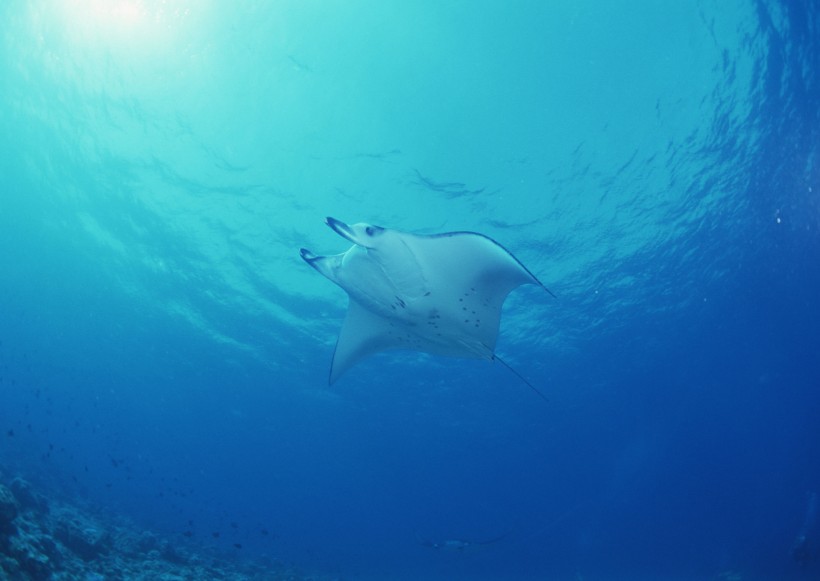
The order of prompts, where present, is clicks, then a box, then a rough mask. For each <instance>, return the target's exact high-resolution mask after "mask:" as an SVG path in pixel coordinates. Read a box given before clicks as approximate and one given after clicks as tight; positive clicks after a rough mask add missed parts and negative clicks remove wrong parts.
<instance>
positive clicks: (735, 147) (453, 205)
mask: <svg viewBox="0 0 820 581" xmlns="http://www.w3.org/2000/svg"><path fill="white" fill-rule="evenodd" d="M0 17H2V21H3V22H4V24H3V29H4V32H3V37H2V44H0V47H2V48H0V51H1V52H0V67H2V69H0V71H1V73H2V77H0V78H2V90H0V130H1V131H0V135H2V141H1V142H0V169H2V175H3V185H2V189H0V309H2V310H1V311H0V341H2V344H0V374H2V382H1V383H0V427H3V431H4V432H6V431H7V430H13V432H14V434H15V435H14V437H13V438H11V437H7V438H5V440H4V441H3V443H2V446H0V460H3V461H4V462H5V463H6V464H7V465H11V466H14V467H16V468H17V469H18V470H20V471H21V472H23V473H26V474H28V475H30V476H31V477H32V478H35V477H36V478H40V479H41V480H44V481H48V482H51V483H53V484H54V485H55V486H58V487H60V488H62V489H63V490H64V491H65V493H66V494H73V495H82V496H85V497H88V498H90V499H93V500H94V501H95V502H98V503H100V504H101V505H102V506H105V507H107V508H109V509H112V510H115V511H119V512H122V513H123V514H125V515H128V516H130V517H133V518H135V519H137V520H139V521H140V522H141V523H143V524H144V525H145V526H150V527H153V528H156V529H157V530H162V531H166V532H169V533H171V534H182V533H183V532H191V533H192V534H193V538H194V539H195V540H200V541H201V542H202V543H203V544H208V545H216V546H223V545H224V547H226V548H229V549H230V547H231V545H232V544H233V543H240V544H242V546H243V549H242V551H243V552H244V553H248V554H253V555H266V556H271V557H276V558H280V559H283V560H286V561H293V562H296V563H301V564H304V565H305V566H307V567H314V568H316V569H318V570H324V571H328V572H333V573H338V574H339V575H340V576H341V577H343V578H351V579H357V578H361V579H365V578H372V579H419V578H425V579H436V578H441V579H543V578H573V576H574V575H579V576H582V577H583V578H590V579H593V578H621V579H623V578H687V579H694V578H704V579H705V578H716V577H717V576H718V575H720V574H724V573H726V572H734V573H737V574H740V575H742V578H743V579H771V578H790V577H794V578H805V577H801V576H805V575H807V574H808V575H811V574H814V575H817V574H818V567H820V563H818V562H817V557H815V558H814V559H812V560H810V561H809V562H808V563H804V564H802V565H801V564H800V563H796V562H795V561H794V560H793V559H792V558H791V555H790V550H791V547H792V543H793V542H794V539H795V536H796V535H797V534H798V532H799V531H800V530H801V525H802V524H803V522H804V516H805V512H806V503H807V498H809V495H810V494H811V493H812V492H813V491H816V490H817V489H818V488H820V471H818V466H817V461H816V459H817V458H818V454H820V427H818V426H820V419H819V418H820V393H818V388H820V366H818V363H817V362H818V361H820V331H818V330H819V329H820V305H819V304H818V302H819V299H818V296H820V294H818V293H820V266H818V265H820V258H818V251H820V234H818V229H819V228H820V199H819V198H818V191H820V177H819V176H820V174H819V173H818V162H820V157H819V152H820V146H819V144H820V141H819V140H818V131H819V129H818V128H820V108H819V107H820V85H819V84H818V80H817V74H816V71H817V70H818V66H819V65H820V46H818V38H820V30H818V9H817V8H816V7H815V5H814V3H813V2H811V1H805V2H800V1H797V0H794V1H782V2H777V1H774V0H772V1H758V2H753V1H736V2H723V1H721V2H718V1H701V2H665V3H658V2H653V1H648V0H647V1H633V2H628V3H627V2H592V1H572V2H570V1H566V2H563V1H555V2H524V1H522V2H514V3H501V2H478V3H476V2H462V1H452V2H444V3H442V2H374V1H359V2H344V3H342V2H318V1H317V2H284V1H283V2H264V1H258V2H253V1H246V2H221V1H216V0H211V1H205V0H202V1H196V2H194V1H192V0H191V1H185V0H178V1H171V0H169V1H165V2H160V1H156V2H151V1H148V0H145V1H138V0H133V1H126V0H121V1H120V0H110V1H108V2H104V1H97V2H95V1H91V0H89V1H86V2H83V1H79V0H76V1H72V0H62V1H58V0H48V1H47V0H42V1H36V0H32V1H30V2H24V1H22V0H12V1H10V2H5V3H3V5H2V8H0ZM325 216H333V217H336V218H339V219H341V220H344V221H347V222H349V223H355V222H360V221H362V222H370V223H374V224H378V225H381V226H385V227H389V228H396V229H399V230H405V231H412V232H417V233H423V234H432V233H440V232H447V231H456V230H468V231H476V232H480V233H483V234H485V235H487V236H490V237H492V238H493V239H495V240H497V241H499V242H500V243H501V244H503V245H504V246H505V247H506V248H508V249H509V250H510V251H511V252H513V253H514V254H515V256H516V257H517V258H518V259H519V260H521V262H522V263H523V264H525V265H526V266H527V268H528V269H529V270H530V271H532V272H533V273H535V275H536V276H537V277H538V278H539V279H540V280H542V281H543V282H544V283H545V284H546V286H548V287H549V288H550V289H551V290H553V291H554V292H555V294H556V295H557V298H556V299H553V298H552V297H549V296H548V295H545V294H544V293H543V292H542V291H539V290H538V289H536V288H534V287H522V288H520V289H518V290H516V291H514V292H513V293H512V294H511V295H510V297H509V299H508V300H507V302H506V304H505V309H504V315H503V318H502V324H501V334H500V336H499V342H498V348H497V352H498V353H499V354H500V355H501V356H502V357H503V358H504V360H505V361H507V362H508V363H510V364H511V365H512V366H513V367H514V368H515V369H516V370H517V371H518V372H519V373H520V374H522V375H523V376H524V377H525V378H526V379H527V380H528V381H530V382H531V383H533V384H534V385H536V386H537V387H538V389H539V390H540V391H542V392H544V393H545V394H547V396H548V397H549V402H548V403H544V402H543V401H542V400H540V399H539V398H537V397H536V396H534V394H533V393H532V392H531V391H530V390H529V389H527V387H526V385H524V384H522V382H521V381H519V380H518V379H517V378H516V377H515V376H514V375H512V374H510V373H509V371H507V370H506V369H504V368H503V367H502V366H500V365H497V364H493V363H490V362H484V361H475V360H461V359H446V358H438V357H432V356H426V355H421V354H416V353H408V352H390V353H384V354H380V355H378V356H374V357H372V358H370V359H367V360H366V361H364V362H362V363H361V364H359V365H358V366H357V367H356V368H354V369H353V370H351V371H350V372H349V373H347V374H346V375H345V376H344V377H343V378H342V379H341V380H340V381H339V382H338V383H336V384H334V385H333V386H332V387H328V385H327V373H328V368H329V364H330V358H331V356H332V353H333V346H334V343H335V340H336V336H337V334H338V329H339V327H340V325H341V322H342V319H343V317H344V313H345V307H346V301H347V298H346V296H345V294H344V292H343V291H342V290H340V289H339V288H338V287H336V286H334V285H332V284H331V283H330V282H328V281H327V280H325V279H323V278H322V277H321V276H319V275H318V274H317V273H316V272H314V271H313V270H312V269H311V268H309V267H308V266H307V265H306V264H304V262H303V261H302V260H301V259H300V257H299V248H300V247H307V248H310V249H311V250H313V251H315V252H317V253H319V254H335V253H339V252H343V251H344V250H346V249H347V248H348V247H349V243H348V242H347V241H345V240H343V239H342V238H340V237H338V236H337V235H336V234H335V233H334V232H333V231H331V230H330V229H329V228H327V227H326V226H325V225H324V224H323V220H324V218H325ZM263 529H264V530H265V531H267V534H261V533H260V531H262V530H263ZM214 532H220V533H221V534H220V536H219V538H216V537H214V536H213V533H214ZM501 535H505V536H504V538H503V539H501V540H500V541H498V542H495V543H491V544H489V545H487V546H486V547H483V548H481V550H476V551H456V552H447V551H441V550H436V549H434V548H432V547H429V546H425V544H424V543H423V542H420V540H422V541H425V540H432V541H434V542H439V541H444V540H448V539H461V540H473V541H480V540H482V539H491V538H495V537H498V536H501ZM809 539H810V540H812V539H813V543H814V545H813V546H814V550H815V551H818V550H820V531H818V530H814V531H811V532H810V534H809ZM816 554H817V553H815V555H816ZM818 557H820V555H818Z"/></svg>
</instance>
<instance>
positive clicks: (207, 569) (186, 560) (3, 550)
mask: <svg viewBox="0 0 820 581" xmlns="http://www.w3.org/2000/svg"><path fill="white" fill-rule="evenodd" d="M0 579H14V580H20V581H29V580H31V581H40V580H48V581H63V580H65V581H68V580H78V579H79V580H82V581H109V580H117V581H119V580H132V579H133V580H143V579H144V580H146V581H147V580H149V579H150V580H157V579H162V580H166V581H175V580H179V581H182V580H185V581H191V580H200V579H202V580H205V579H208V580H211V579H213V580H226V581H233V580H236V581H239V580H246V579H266V580H272V581H279V580H282V581H284V580H287V581H329V579H330V578H329V577H324V576H320V575H308V574H305V573H302V572H299V571H297V570H295V569H293V568H291V567H287V566H285V565H284V564H277V563H258V562H253V561H250V560H248V561H242V560H238V559H229V558H226V557H224V556H219V555H217V554H213V553H208V552H198V551H197V549H196V547H194V546H181V545H180V544H179V543H178V542H172V541H171V540H169V539H166V538H163V537H162V536H160V535H157V534H154V533H152V532H151V531H145V530H140V529H138V528H137V527H135V526H133V525H130V524H129V523H127V522H124V521H123V520H122V519H119V518H116V517H104V516H100V515H97V514H93V513H92V511H90V510H87V509H84V508H82V507H80V506H78V505H77V504H72V503H69V502H67V501H65V500H57V499H54V498H47V497H46V496H45V495H43V494H42V493H40V492H38V491H37V490H36V489H35V487H34V486H32V485H31V484H29V483H28V482H26V481H25V480H24V479H22V478H20V477H15V478H4V477H3V475H2V473H0Z"/></svg>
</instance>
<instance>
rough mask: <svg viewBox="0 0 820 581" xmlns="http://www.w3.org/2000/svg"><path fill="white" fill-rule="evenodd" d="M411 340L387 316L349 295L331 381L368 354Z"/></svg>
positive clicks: (404, 343)
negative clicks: (376, 312)
mask: <svg viewBox="0 0 820 581" xmlns="http://www.w3.org/2000/svg"><path fill="white" fill-rule="evenodd" d="M410 342H411V339H410V337H409V335H408V334H407V332H406V331H402V330H401V329H399V328H397V327H396V326H395V325H394V324H393V323H392V321H391V320H390V319H387V318H385V317H381V316H379V315H377V314H375V313H373V312H371V311H368V310H367V309H365V308H364V307H363V306H361V305H360V304H359V303H358V302H356V301H355V300H353V299H352V298H351V299H350V304H349V306H348V309H347V316H346V317H345V321H344V323H343V324H342V330H341V332H340V333H339V339H338V340H337V341H336V349H335V350H334V352H333V363H332V364H331V366H330V383H331V384H332V383H334V382H335V381H336V380H337V379H339V377H340V376H341V375H342V374H343V373H344V372H345V371H347V370H348V369H350V368H351V367H353V366H354V365H355V364H356V363H357V362H358V361H360V360H361V359H363V358H365V357H367V356H368V355H372V354H374V353H378V352H379V351H384V350H386V349H395V348H399V347H406V346H408V343H410Z"/></svg>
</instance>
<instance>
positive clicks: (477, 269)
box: [300, 218, 555, 399]
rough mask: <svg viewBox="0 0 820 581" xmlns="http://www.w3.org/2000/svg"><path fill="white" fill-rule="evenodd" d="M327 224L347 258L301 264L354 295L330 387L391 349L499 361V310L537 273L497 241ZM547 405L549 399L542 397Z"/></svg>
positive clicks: (305, 253)
mask: <svg viewBox="0 0 820 581" xmlns="http://www.w3.org/2000/svg"><path fill="white" fill-rule="evenodd" d="M326 223H327V225H328V226H330V227H331V228H332V229H333V230H334V231H335V232H336V233H337V234H339V235H340V236H342V237H343V238H346V239H347V240H349V241H350V242H352V243H353V246H351V247H350V249H349V250H348V251H347V252H344V253H342V254H336V255H334V256H317V255H315V254H314V253H313V252H311V251H310V250H307V249H305V248H302V249H301V251H300V252H301V255H302V258H303V259H304V260H305V262H307V263H308V264H309V265H310V266H312V267H313V268H315V269H316V270H318V271H319V272H320V273H322V274H323V275H324V276H325V277H327V278H328V279H330V280H331V281H333V282H334V283H336V284H337V285H339V286H340V287H342V288H343V289H344V290H345V291H346V292H347V294H348V296H349V299H350V301H349V306H348V310H347V316H346V317H345V320H344V323H343V325H342V330H341V332H340V333H339V338H338V340H337V342H336V349H335V351H334V353H333V361H332V363H331V366H330V377H329V383H330V384H332V383H333V382H335V381H336V380H337V379H338V378H339V377H340V376H341V375H342V374H343V373H344V372H345V371H347V370H349V369H350V368H351V367H353V366H354V365H355V364H356V363H357V362H359V361H360V360H362V359H363V358H365V357H367V356H369V355H372V354H374V353H378V352H380V351H385V350H388V349H410V350H414V351H422V352H425V353H431V354H434V355H445V356H450V357H464V358H471V359H487V360H497V361H500V362H501V363H502V364H503V365H504V366H506V367H507V368H509V369H510V370H511V371H512V372H513V373H515V374H516V375H518V377H519V378H521V379H522V381H524V382H525V383H527V385H529V386H530V387H531V388H532V389H533V390H535V391H536V392H537V393H538V394H539V395H541V397H544V396H543V395H542V394H541V393H540V392H539V391H538V390H537V389H535V387H533V386H532V385H531V384H530V383H529V382H527V381H526V380H525V379H524V378H523V377H521V375H519V374H518V373H517V372H516V371H515V370H513V369H512V368H511V367H509V366H508V365H507V364H506V363H504V361H502V360H501V359H500V358H499V357H498V356H497V355H496V354H495V344H496V340H497V338H498V329H499V326H500V324H501V307H502V305H503V304H504V300H505V299H506V298H507V295H508V294H509V293H510V292H511V291H512V290H513V289H515V288H517V287H519V286H521V285H523V284H533V285H536V286H539V287H541V288H542V289H544V290H545V291H546V292H547V293H549V294H550V295H552V296H553V297H554V296H555V295H554V294H553V293H552V292H551V291H550V290H549V289H548V288H547V287H545V286H544V285H543V284H542V283H541V281H539V280H538V279H537V278H536V277H535V275H534V274H532V273H531V272H530V271H529V270H527V268H526V267H525V266H524V265H523V264H521V262H520V261H519V260H518V259H517V258H515V256H513V255H512V254H511V253H510V252H509V251H508V250H507V249H505V248H504V247H503V246H501V245H500V244H499V243H498V242H496V241H495V240H493V239H492V238H490V237H489V236H484V235H483V234H478V233H476V232H447V233H444V234H434V235H427V236H425V235H419V234H411V233H408V232H401V231H399V230H391V229H389V228H382V227H381V226H374V225H372V224H364V223H359V224H353V225H348V224H345V223H344V222H342V221H340V220H336V219H335V218H327V219H326ZM545 399H546V398H545Z"/></svg>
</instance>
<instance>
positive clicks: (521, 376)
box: [493, 353, 549, 401]
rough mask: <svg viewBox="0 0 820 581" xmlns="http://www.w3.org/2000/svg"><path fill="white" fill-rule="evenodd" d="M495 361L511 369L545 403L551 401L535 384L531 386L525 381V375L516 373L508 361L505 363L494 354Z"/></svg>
mask: <svg viewBox="0 0 820 581" xmlns="http://www.w3.org/2000/svg"><path fill="white" fill-rule="evenodd" d="M493 359H495V360H496V361H498V362H499V363H500V364H501V365H503V366H504V367H506V368H507V369H509V370H510V371H512V372H513V374H515V376H516V377H517V378H518V379H520V380H521V381H523V382H524V383H526V384H527V385H528V386H529V388H530V389H531V390H533V391H534V392H535V393H537V394H538V395H539V396H540V397H541V399H543V400H544V401H549V399H548V398H547V396H545V395H544V394H543V393H541V392H540V391H539V390H538V388H536V387H535V386H534V385H533V384H531V383H530V382H529V381H527V380H526V379H524V376H523V375H521V374H520V373H518V372H517V371H516V370H515V369H514V368H513V367H512V366H510V365H509V364H508V363H507V362H506V361H504V360H503V359H501V357H499V356H498V355H496V354H495V353H493Z"/></svg>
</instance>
